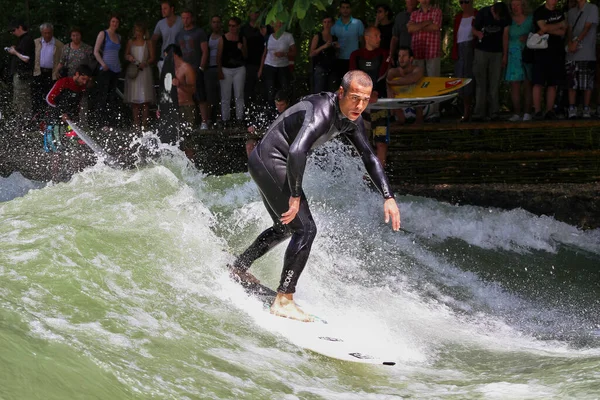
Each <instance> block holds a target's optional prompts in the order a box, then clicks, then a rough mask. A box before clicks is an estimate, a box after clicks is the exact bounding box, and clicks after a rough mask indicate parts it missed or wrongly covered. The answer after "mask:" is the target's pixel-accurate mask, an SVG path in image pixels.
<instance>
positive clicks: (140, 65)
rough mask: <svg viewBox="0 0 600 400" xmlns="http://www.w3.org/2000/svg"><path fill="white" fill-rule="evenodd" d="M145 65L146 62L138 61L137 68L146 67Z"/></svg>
mask: <svg viewBox="0 0 600 400" xmlns="http://www.w3.org/2000/svg"><path fill="white" fill-rule="evenodd" d="M147 66H148V64H146V63H145V62H141V63H139V64H138V68H139V69H144V68H146V67H147Z"/></svg>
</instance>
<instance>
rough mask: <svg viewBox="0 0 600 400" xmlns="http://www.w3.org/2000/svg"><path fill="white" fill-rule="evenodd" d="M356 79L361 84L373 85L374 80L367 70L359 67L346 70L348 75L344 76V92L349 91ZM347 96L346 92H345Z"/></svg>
mask: <svg viewBox="0 0 600 400" xmlns="http://www.w3.org/2000/svg"><path fill="white" fill-rule="evenodd" d="M354 81H356V83H358V84H359V85H360V86H371V87H373V80H372V79H371V77H370V76H369V75H367V74H366V73H365V72H363V71H360V70H358V69H355V70H352V71H348V72H346V75H344V77H343V78H342V85H341V86H342V89H344V93H348V90H350V85H351V84H352V82H354ZM344 96H345V94H344Z"/></svg>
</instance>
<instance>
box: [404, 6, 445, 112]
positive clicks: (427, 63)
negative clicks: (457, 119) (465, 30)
mask: <svg viewBox="0 0 600 400" xmlns="http://www.w3.org/2000/svg"><path fill="white" fill-rule="evenodd" d="M419 4H420V5H421V7H420V8H419V9H418V10H416V11H415V12H413V13H411V14H410V21H409V22H408V25H407V28H408V33H410V34H411V35H412V45H411V48H412V50H413V52H414V54H415V64H417V65H418V66H420V67H421V68H422V69H423V71H425V74H426V75H427V76H440V74H441V56H442V41H441V40H442V37H441V34H440V28H441V27H442V10H440V9H439V8H437V7H433V6H432V5H431V0H419ZM431 111H432V114H431V117H429V120H433V121H439V119H440V112H439V104H435V105H432V106H431Z"/></svg>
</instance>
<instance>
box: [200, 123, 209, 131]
mask: <svg viewBox="0 0 600 400" xmlns="http://www.w3.org/2000/svg"><path fill="white" fill-rule="evenodd" d="M206 129H208V124H207V123H206V122H202V123H201V124H200V130H201V131H203V130H206Z"/></svg>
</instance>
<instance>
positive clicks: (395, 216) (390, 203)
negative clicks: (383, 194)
mask: <svg viewBox="0 0 600 400" xmlns="http://www.w3.org/2000/svg"><path fill="white" fill-rule="evenodd" d="M383 214H384V215H385V223H386V224H387V223H388V222H390V217H392V229H393V230H395V231H397V230H398V229H400V210H398V205H397V204H396V200H395V199H394V198H391V199H386V201H385V203H383Z"/></svg>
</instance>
